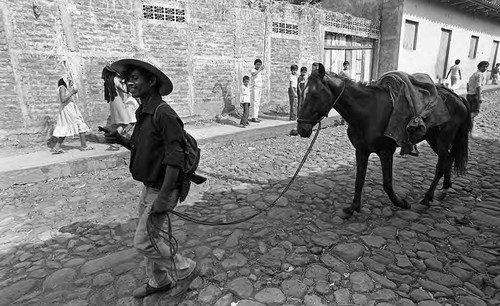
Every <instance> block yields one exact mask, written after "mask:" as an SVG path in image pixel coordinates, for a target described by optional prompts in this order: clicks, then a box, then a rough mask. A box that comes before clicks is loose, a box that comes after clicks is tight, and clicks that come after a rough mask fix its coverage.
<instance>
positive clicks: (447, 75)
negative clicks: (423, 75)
mask: <svg viewBox="0 0 500 306" xmlns="http://www.w3.org/2000/svg"><path fill="white" fill-rule="evenodd" d="M450 73H451V68H450V70H448V73H447V74H446V77H445V79H447V78H448V77H449V76H450Z"/></svg>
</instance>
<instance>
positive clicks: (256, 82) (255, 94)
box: [250, 59, 264, 122]
mask: <svg viewBox="0 0 500 306" xmlns="http://www.w3.org/2000/svg"><path fill="white" fill-rule="evenodd" d="M253 65H254V68H253V69H252V72H251V75H252V76H251V78H250V96H251V106H252V119H251V120H250V121H252V122H260V119H259V107H260V99H261V96H262V70H264V65H263V64H262V61H261V60H260V59H256V60H255V61H254V62H253Z"/></svg>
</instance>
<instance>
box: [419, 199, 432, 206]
mask: <svg viewBox="0 0 500 306" xmlns="http://www.w3.org/2000/svg"><path fill="white" fill-rule="evenodd" d="M420 204H422V205H424V206H426V207H431V203H430V201H429V199H428V198H427V197H425V198H423V199H422V200H421V201H420Z"/></svg>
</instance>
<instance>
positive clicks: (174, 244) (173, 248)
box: [146, 117, 324, 282]
mask: <svg viewBox="0 0 500 306" xmlns="http://www.w3.org/2000/svg"><path fill="white" fill-rule="evenodd" d="M323 118H324V117H323ZM323 118H321V120H323ZM321 120H320V121H319V122H318V129H317V130H316V133H315V134H314V137H313V139H312V140H311V144H310V145H309V148H308V149H307V151H306V153H305V154H304V157H303V158H302V160H301V162H300V164H299V166H298V167H297V170H295V173H294V174H293V176H292V178H291V179H290V181H289V182H288V184H287V185H286V186H285V188H284V189H283V191H281V193H280V194H279V196H278V198H276V199H275V200H274V201H273V202H272V203H271V205H269V206H268V207H266V208H265V209H262V210H259V211H258V212H256V213H254V214H253V215H250V216H248V217H245V218H242V219H239V220H235V221H231V222H213V221H206V220H200V219H196V218H193V217H191V216H189V215H186V214H183V213H180V212H177V211H174V210H169V211H168V212H167V214H166V215H167V217H166V223H167V224H168V225H167V230H164V229H163V228H162V226H161V225H160V226H158V224H155V222H154V221H153V214H151V213H150V214H149V216H148V220H147V222H146V231H147V233H148V236H149V240H150V242H151V245H152V246H153V248H154V249H155V250H156V252H158V254H162V253H161V251H160V249H159V248H158V241H159V240H160V239H161V240H163V241H165V243H166V244H168V247H169V251H170V256H168V257H170V258H171V260H170V264H171V267H172V269H171V271H172V272H173V274H174V275H172V278H173V279H174V282H177V269H176V265H175V259H174V256H175V254H177V250H178V248H179V243H178V241H177V239H176V238H175V237H174V235H173V234H172V222H171V220H170V215H169V213H171V214H173V215H176V216H178V217H179V218H181V219H184V220H186V221H189V222H193V223H197V224H202V225H208V226H220V225H234V224H238V223H243V222H245V221H248V220H250V219H252V218H255V217H257V216H258V215H260V214H261V213H263V212H265V211H268V210H270V209H271V208H273V207H274V206H275V205H276V203H277V202H278V200H279V199H280V198H281V197H282V196H283V195H284V194H285V193H286V192H287V191H288V189H290V186H291V185H292V183H293V182H294V181H295V179H296V178H297V176H298V174H299V172H300V170H301V169H302V166H304V163H305V162H306V160H307V157H308V156H309V154H310V153H311V151H312V148H313V146H314V143H315V142H316V139H317V138H318V135H319V131H320V130H321ZM155 231H156V233H155V234H156V235H153V233H154V232H155Z"/></svg>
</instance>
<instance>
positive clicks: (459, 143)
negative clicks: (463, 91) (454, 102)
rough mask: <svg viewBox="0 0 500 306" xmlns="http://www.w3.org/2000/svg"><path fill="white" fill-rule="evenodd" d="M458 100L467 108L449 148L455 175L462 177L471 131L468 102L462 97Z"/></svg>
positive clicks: (465, 165) (465, 166) (467, 157)
mask: <svg viewBox="0 0 500 306" xmlns="http://www.w3.org/2000/svg"><path fill="white" fill-rule="evenodd" d="M460 99H461V100H462V103H463V104H464V105H465V107H466V108H467V116H466V118H465V119H464V121H463V122H462V124H461V125H460V128H459V129H458V131H457V133H456V135H455V138H454V139H453V143H452V146H451V156H452V157H453V159H454V164H453V169H454V170H455V172H456V173H457V175H463V174H464V173H465V170H466V168H467V161H468V159H469V133H470V132H471V130H472V119H471V116H470V106H469V102H468V101H467V99H465V98H464V97H460Z"/></svg>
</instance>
